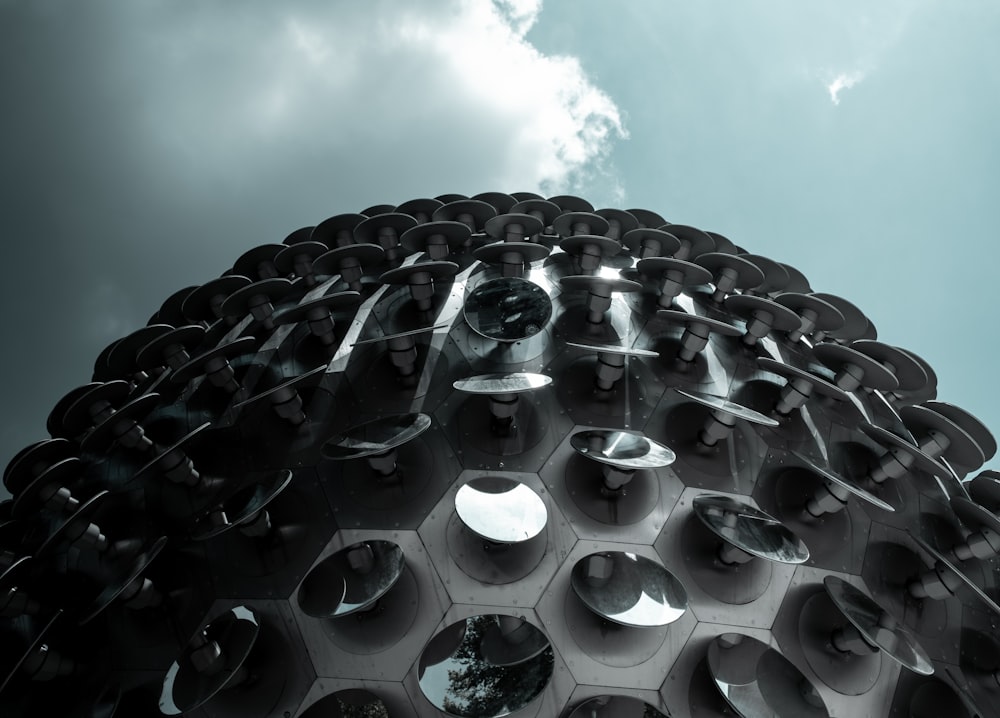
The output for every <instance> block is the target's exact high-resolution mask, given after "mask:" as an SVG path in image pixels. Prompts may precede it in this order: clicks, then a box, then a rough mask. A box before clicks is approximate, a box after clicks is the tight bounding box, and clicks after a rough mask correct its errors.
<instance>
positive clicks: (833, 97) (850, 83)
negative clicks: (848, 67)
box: [826, 70, 865, 105]
mask: <svg viewBox="0 0 1000 718" xmlns="http://www.w3.org/2000/svg"><path fill="white" fill-rule="evenodd" d="M863 79H865V73H864V72H862V71H860V70H859V71H857V72H841V73H840V74H838V75H837V76H836V77H834V78H833V81H832V82H830V83H829V84H828V85H827V86H826V91H827V92H828V93H830V101H831V102H833V104H835V105H839V104H840V93H841V92H843V91H844V90H850V89H851V88H852V87H854V86H855V85H856V84H858V83H859V82H861V81H862V80H863Z"/></svg>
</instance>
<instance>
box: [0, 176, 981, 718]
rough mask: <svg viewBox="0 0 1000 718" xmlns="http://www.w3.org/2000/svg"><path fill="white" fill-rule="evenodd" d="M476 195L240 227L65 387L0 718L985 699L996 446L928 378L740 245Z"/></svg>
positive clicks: (27, 481)
mask: <svg viewBox="0 0 1000 718" xmlns="http://www.w3.org/2000/svg"><path fill="white" fill-rule="evenodd" d="M476 197H477V198H478V199H475V198H474V199H475V201H473V200H464V199H459V198H457V197H454V198H452V197H449V198H439V199H440V202H436V201H432V200H421V201H416V200H414V201H413V202H410V203H404V204H402V205H398V206H396V205H384V207H386V208H388V209H387V210H385V211H384V212H381V213H375V214H376V216H374V217H372V218H369V219H366V218H365V217H364V216H363V215H364V214H369V210H365V212H364V213H361V214H352V215H337V216H335V217H333V218H331V219H330V220H326V221H324V222H319V223H318V224H317V226H316V228H315V229H310V228H307V230H308V231H305V230H299V233H300V234H302V233H303V232H304V234H303V237H304V238H308V237H307V235H308V236H311V238H312V239H313V240H316V239H317V238H319V239H320V240H322V241H324V242H326V244H327V245H328V246H329V247H334V248H335V249H333V250H331V251H332V252H335V253H337V257H336V258H331V256H328V255H329V254H330V252H327V249H328V247H326V246H322V245H317V247H312V248H311V250H310V251H312V254H310V255H309V257H308V259H309V261H308V262H307V261H305V260H303V262H298V263H296V262H297V260H296V261H295V262H293V261H291V260H288V261H283V260H282V259H281V258H283V257H284V256H285V255H286V254H287V253H288V252H293V254H294V252H295V251H297V250H295V247H296V246H297V245H295V244H291V246H288V245H289V242H288V241H287V240H286V242H285V244H267V245H262V246H263V247H264V248H266V249H267V250H268V253H271V254H274V253H276V252H278V250H279V249H280V250H281V252H282V254H279V255H277V256H278V257H279V259H274V260H273V261H272V257H271V256H270V254H268V256H267V257H263V255H261V256H257V255H258V254H260V253H259V252H257V254H254V252H256V251H257V250H253V249H251V250H249V251H248V252H247V253H245V254H244V255H243V256H242V257H241V258H239V259H237V262H236V265H235V266H236V267H237V269H238V268H239V267H241V266H243V265H245V267H244V268H245V269H246V270H247V272H246V273H247V274H248V276H247V277H245V278H240V279H238V280H237V279H236V278H233V281H227V282H222V281H221V280H220V279H218V278H215V279H213V278H211V277H207V278H206V280H205V285H204V287H205V288H204V290H202V288H186V289H185V290H184V291H183V293H179V294H178V296H179V297H182V298H184V301H183V307H182V309H184V310H185V311H183V312H181V311H175V312H172V313H171V312H164V311H159V312H157V314H155V315H154V320H151V325H152V327H154V328H155V330H154V328H144V329H141V330H139V331H137V332H133V333H131V334H130V335H128V337H126V338H125V341H121V342H118V343H117V345H116V349H115V351H111V352H110V354H114V355H115V357H116V359H115V361H110V360H102V361H99V362H98V365H97V366H98V369H97V371H95V375H94V381H93V383H91V384H88V385H86V386H84V387H80V388H79V389H76V390H73V391H71V392H69V393H68V394H67V396H66V397H65V398H64V399H63V400H61V401H60V402H59V403H58V404H57V406H56V408H55V409H53V412H52V414H51V415H50V418H49V422H48V423H49V426H48V429H49V431H50V432H51V434H52V438H51V439H49V440H47V441H42V442H39V443H37V444H33V445H31V446H29V447H27V448H25V449H24V450H23V451H21V452H20V453H18V454H17V456H16V457H15V458H14V459H13V460H12V461H11V462H10V464H9V465H8V466H7V468H6V470H5V471H4V475H3V481H4V485H5V486H6V487H7V488H8V489H9V490H10V491H11V493H12V494H13V499H12V500H11V501H9V502H6V503H5V504H2V505H0V632H2V636H0V714H2V715H4V716H19V715H26V716H27V715H52V716H57V715H58V716H81V717H93V718H96V717H98V716H100V717H102V718H112V716H118V717H123V716H124V717H126V718H131V717H132V716H140V717H143V716H157V715H186V716H218V717H220V718H229V717H232V718H256V717H258V716H259V717H260V718H265V717H271V716H281V717H284V718H293V717H294V716H308V717H309V718H314V717H316V716H350V717H355V718H356V717H364V718H378V717H383V716H392V717H393V718H396V717H399V718H408V717H410V716H421V717H424V716H427V717H432V716H447V715H452V716H468V717H470V718H493V717H499V716H507V715H510V716H515V717H516V718H529V717H534V716H539V717H542V718H549V717H551V716H559V717H561V718H566V717H567V716H574V717H576V716H583V715H587V716H598V715H599V716H612V715H614V716H637V717H638V716H660V715H672V716H684V715H690V716H698V717H701V716H716V715H732V714H733V712H735V713H736V714H737V715H741V716H747V717H752V718H757V717H758V716H801V715H810V716H813V715H815V716H826V715H832V716H848V715H859V716H861V715H869V716H884V715H892V716H900V717H903V716H922V715H931V714H941V715H944V714H947V715H949V716H951V715H954V716H959V715H965V716H974V715H980V716H985V715H1000V689H998V687H997V686H998V680H1000V634H998V633H997V630H996V628H995V626H996V624H997V620H998V614H1000V605H998V603H1000V586H998V576H1000V574H998V572H997V566H998V563H997V561H998V559H997V554H998V552H1000V533H998V532H1000V518H998V517H997V515H996V514H995V513H994V511H995V509H996V503H997V502H995V501H993V500H992V498H989V500H987V499H985V498H983V497H992V493H991V491H990V490H988V489H989V486H991V485H992V484H990V483H989V482H990V481H994V479H995V477H994V476H993V474H994V472H990V471H983V478H982V479H981V480H980V484H983V485H984V486H987V489H982V490H979V491H973V496H974V497H975V498H976V499H978V500H980V501H985V504H984V505H980V503H977V501H976V500H974V499H973V498H970V496H969V492H968V491H967V490H966V486H967V483H968V482H970V481H971V480H972V479H974V478H975V477H976V476H977V474H978V473H979V472H980V471H981V469H982V466H981V465H982V464H983V463H985V462H987V461H989V460H990V459H992V458H993V454H994V452H995V451H996V441H995V440H994V439H993V437H992V435H991V434H990V432H989V431H988V430H987V429H986V427H984V426H983V425H982V424H981V423H979V422H978V420H976V419H975V417H972V416H971V415H969V414H967V413H966V412H964V411H963V410H961V409H959V408H958V407H954V406H952V405H951V404H947V403H945V402H942V401H934V399H935V398H936V397H935V393H936V389H935V386H936V384H935V383H934V382H933V381H931V379H927V377H931V378H933V372H932V371H931V370H930V368H929V367H925V366H924V364H925V363H923V361H922V360H920V362H915V361H913V360H912V354H909V353H907V352H905V350H901V349H898V348H895V347H889V346H888V345H882V344H880V343H878V342H873V341H867V340H863V339H862V340H858V341H855V340H857V339H858V337H859V336H861V335H862V332H861V329H864V328H866V327H868V326H870V323H869V322H868V320H867V318H866V317H865V316H864V314H863V312H862V311H861V310H860V309H859V308H857V307H855V306H854V305H852V304H849V303H848V302H847V301H846V300H842V299H840V298H839V297H833V295H828V294H816V295H814V294H812V293H811V288H810V287H809V283H808V281H807V280H806V279H805V277H802V276H801V274H800V273H798V272H797V271H795V270H792V269H791V268H790V267H787V266H786V267H785V269H786V270H788V271H787V274H788V276H792V272H793V271H794V273H795V277H796V278H797V279H796V281H795V282H791V283H790V282H785V281H784V279H783V278H784V274H782V281H780V282H779V281H777V280H776V279H775V277H774V276H773V275H774V274H775V272H773V271H771V270H772V269H775V268H778V267H779V266H781V265H778V264H777V263H776V262H772V261H771V260H767V261H766V262H763V261H761V262H760V264H761V266H760V267H758V266H756V265H755V264H753V263H752V262H751V261H750V260H748V259H742V258H741V257H740V256H739V255H736V254H732V253H731V252H734V251H735V249H734V248H733V247H734V245H732V242H730V241H729V240H727V239H726V238H725V237H723V236H722V235H719V234H716V233H713V232H707V231H704V230H702V229H698V228H694V227H689V226H687V225H669V226H666V227H664V226H663V224H664V223H663V221H656V222H653V223H652V224H650V222H652V220H651V219H650V217H653V218H656V217H658V216H659V215H655V214H654V213H652V212H650V211H648V210H630V211H628V212H626V211H623V210H615V209H605V210H600V213H601V214H595V213H593V208H592V206H591V205H590V204H589V203H588V202H586V200H583V199H581V198H576V197H568V196H565V197H555V198H552V199H551V200H550V201H548V202H545V201H543V200H541V199H540V198H537V196H536V195H528V194H525V193H513V194H510V195H508V194H501V193H485V194H483V195H477V196H476ZM484 199H485V200H487V201H482V200H484ZM488 200H492V201H488ZM518 200H520V202H518ZM446 201H447V202H450V204H443V205H442V204H441V202H446ZM411 204H412V205H413V207H410V205H411ZM480 205H482V208H484V209H483V212H482V216H481V217H480V216H479V215H476V217H473V219H474V220H475V221H472V220H470V219H469V217H472V214H471V213H472V210H473V209H476V208H479V207H480ZM535 205H538V206H539V207H541V206H542V205H544V208H546V209H545V211H541V210H538V209H537V208H536V207H535ZM550 206H551V207H550ZM381 207H383V206H382V205H376V206H375V207H374V208H371V209H372V211H373V210H374V209H378V208H381ZM392 207H395V213H387V212H388V211H389V210H391V209H392ZM448 208H451V209H448ZM470 208H472V209H470ZM532 208H535V210H537V211H538V213H539V216H538V217H535V215H531V216H528V215H526V214H524V213H525V212H527V213H530V212H532V211H533V209H532ZM446 209H448V211H447V212H446V211H445V210H446ZM550 209H551V211H549V210H550ZM452 210H453V211H452ZM487 210H488V211H487ZM411 212H412V213H411ZM463 212H464V214H463ZM545 212H549V214H550V215H552V216H548V215H546V214H545ZM445 215H447V216H445ZM453 215H454V216H453ZM466 215H468V216H466ZM507 215H510V216H509V217H507V219H506V220H505V219H504V218H505V216H507ZM543 215H544V216H543ZM345 217H346V218H347V219H346V220H343V218H345ZM386 217H388V218H390V219H391V220H392V222H393V223H394V224H393V227H391V228H389V230H391V231H389V230H387V233H385V232H382V229H377V228H379V227H382V224H384V223H385V222H386V221H389V220H386V219H384V218H386ZM605 217H609V218H612V219H613V220H614V221H615V222H616V223H617V224H616V226H617V228H618V229H617V230H616V233H621V234H622V235H623V237H624V241H621V239H622V238H619V237H617V236H615V237H609V236H605V231H607V230H608V227H610V225H609V221H610V220H609V219H606V218H605ZM341 220H343V221H341ZM431 220H433V221H431ZM584 220H586V222H585V221H584ZM456 221H458V222H466V223H467V224H469V227H465V225H456V226H459V228H460V229H462V232H460V233H455V234H454V237H453V238H452V239H448V237H445V239H443V240H440V241H436V242H425V241H423V239H421V238H425V237H430V236H431V235H433V231H437V232H438V234H439V235H441V236H442V237H443V236H444V235H443V234H441V233H442V232H444V231H445V229H448V228H450V227H451V226H452V225H455V224H456ZM338 222H339V224H338ZM379 222H381V223H382V224H379ZM369 223H374V224H372V227H370V228H369V229H371V231H370V232H364V231H362V229H363V228H365V226H366V225H368V224H369ZM584 224H585V225H586V226H585V227H583V225H584ZM341 225H343V226H341ZM397 225H398V226H397ZM438 225H440V227H438ZM543 225H544V226H547V227H554V228H555V234H551V233H549V234H546V232H545V231H543ZM515 226H516V227H517V228H518V231H511V230H510V229H509V228H510V227H515ZM386 227H388V225H386ZM581 227H582V228H581ZM640 227H646V228H649V227H660V228H661V229H662V230H663V231H661V232H660V234H661V235H663V236H665V237H669V235H666V234H665V232H669V233H670V234H671V235H673V236H674V237H676V238H678V241H673V240H672V241H671V242H662V243H659V244H657V248H656V250H655V254H650V255H649V256H646V255H647V254H649V252H650V251H651V250H650V248H649V246H647V245H648V242H647V243H643V242H641V241H639V240H636V239H635V238H636V237H639V234H641V233H643V232H645V234H643V235H642V237H644V238H646V239H648V238H649V237H653V235H655V234H656V231H658V230H655V229H639V228H640ZM324 228H325V229H326V230H329V231H326V232H325V233H324V232H323V231H321V230H323V229H324ZM442 228H444V229H442ZM484 228H485V229H484ZM505 228H506V229H505ZM376 230H377V231H376ZM432 230H433V231H432ZM494 230H495V231H494ZM577 230H579V231H577ZM448 231H451V230H450V229H448ZM550 231H551V230H550ZM310 232H311V234H309V233H310ZM334 234H336V237H334ZM376 234H378V236H377V237H376ZM382 234H386V237H385V238H383V237H382ZM389 234H391V235H392V236H391V237H389ZM319 235H322V237H320V236H319ZM369 235H370V236H369ZM646 235H649V237H647V236H646ZM434 236H435V237H436V236H438V235H434ZM657 236H659V235H657ZM415 237H416V238H417V239H414V238H415ZM449 237H450V235H449ZM273 239H275V238H272V240H273ZM333 239H336V240H337V241H336V242H333V241H332V240H333ZM383 239H385V241H386V242H387V244H386V247H387V249H391V250H392V251H385V252H382V251H381V250H380V249H379V247H378V246H375V245H373V244H371V243H372V242H375V241H378V242H381V241H382V240H383ZM640 239H641V238H640ZM654 239H655V237H654ZM326 240H330V241H326ZM390 240H391V241H390ZM417 240H420V241H417ZM452 240H453V241H452ZM352 243H353V244H352ZM306 244H308V243H306ZM306 244H303V245H302V246H303V247H305V246H306ZM354 244H356V245H357V246H358V249H357V250H356V251H355V250H351V249H350V247H351V246H354ZM389 244H391V247H389ZM505 244H509V245H510V246H509V247H507V249H504V245H505ZM373 247H374V249H375V250H376V251H372V248H373ZM532 248H535V249H532ZM258 249H260V248H258ZM740 251H742V250H740ZM324 252H327V254H324ZM426 252H430V254H427V253H426ZM300 254H301V253H300ZM313 255H315V256H313ZM362 255H364V257H363V259H364V261H361V260H359V259H358V257H361V256H362ZM661 255H662V256H661ZM289 256H291V255H289ZM296 256H298V255H296ZM303 256H304V255H303ZM745 256H747V257H749V258H750V259H752V258H753V257H755V256H756V255H745ZM323 257H327V259H323ZM511 257H513V259H511ZM313 259H315V260H316V264H315V265H313V264H312V263H311V262H312V260H313ZM334 259H336V261H334ZM265 260H267V261H265ZM692 262H694V264H692ZM264 264H266V265H267V267H264V266H263V265H264ZM300 265H301V266H300ZM508 265H509V266H508ZM690 267H694V268H695V270H697V271H696V272H693V273H690V276H688V275H687V274H685V268H690ZM704 268H708V270H710V271H706V270H705V269H704ZM264 269H266V270H267V271H266V272H264ZM251 270H252V271H251ZM775 271H777V269H775ZM262 272H263V274H262ZM238 273H241V272H238ZM297 275H298V276H297ZM216 276H217V275H216ZM202 295H204V296H202ZM198 296H201V297H202V300H201V305H204V306H203V307H202V308H201V309H198V311H194V309H192V306H193V305H191V297H198ZM207 297H211V299H212V302H211V303H212V305H213V307H216V310H215V311H208V309H206V307H208V304H207V303H206V302H207V301H208V300H207ZM833 299H837V302H833ZM177 302H180V299H178V300H177ZM189 305H191V306H189ZM201 305H199V306H201ZM188 309H190V310H191V311H187V310H188ZM848 310H849V311H848ZM171 318H175V322H176V323H175V324H171V323H170V319H171ZM845 322H846V324H845ZM848 328H849V329H850V331H848ZM859 328H860V329H859ZM121 347H124V349H122V348H121ZM904 370H905V371H908V372H909V373H908V374H905V375H904ZM911 374H912V376H911ZM984 482H985V483H984ZM994 493H995V492H994Z"/></svg>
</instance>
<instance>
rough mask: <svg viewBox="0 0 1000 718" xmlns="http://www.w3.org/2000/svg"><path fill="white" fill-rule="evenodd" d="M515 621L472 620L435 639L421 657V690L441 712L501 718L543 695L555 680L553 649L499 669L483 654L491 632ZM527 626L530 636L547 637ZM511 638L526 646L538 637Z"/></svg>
mask: <svg viewBox="0 0 1000 718" xmlns="http://www.w3.org/2000/svg"><path fill="white" fill-rule="evenodd" d="M510 619H513V620H517V619H515V618H514V617H513V616H497V615H486V616H472V617H471V618H467V619H464V620H462V621H459V622H457V623H453V624H451V625H450V626H448V627H447V628H445V629H443V630H441V631H440V632H439V633H438V634H437V635H436V636H434V638H432V639H431V640H430V642H429V643H428V644H427V647H426V648H424V651H423V653H421V655H420V663H419V666H418V674H417V675H418V681H419V683H420V690H421V691H422V692H423V694H424V697H425V698H426V699H427V700H428V701H430V703H431V704H432V705H433V706H434V707H435V708H437V709H439V710H441V711H443V712H444V713H446V714H447V715H451V716H461V717H463V718H499V717H500V716H506V715H510V714H511V713H516V712H517V711H519V710H521V709H522V708H525V707H526V706H528V705H529V704H530V703H531V702H532V701H534V700H535V699H536V698H538V697H539V696H540V695H541V694H542V692H543V691H544V690H545V688H546V686H548V684H549V681H550V680H551V678H552V668H553V659H554V654H553V652H552V647H551V646H546V648H544V650H542V651H541V652H540V653H537V654H535V655H534V656H533V657H531V658H528V659H527V660H524V661H522V662H520V663H516V664H513V665H503V666H497V665H493V664H491V663H490V662H489V661H487V660H486V659H485V658H484V657H483V655H482V648H481V647H482V643H483V639H484V637H485V636H486V635H487V633H488V632H490V631H492V630H495V629H493V626H496V625H498V624H499V623H500V622H502V621H507V620H510ZM527 626H528V628H527V631H528V632H529V633H531V632H536V633H541V631H539V630H538V629H537V628H535V627H534V626H532V625H531V624H527ZM522 630H523V629H522ZM542 637H543V638H544V635H543V636H542ZM511 638H516V639H520V641H521V642H523V641H524V640H529V641H530V640H531V638H532V637H531V636H530V635H529V636H527V637H524V636H520V635H518V636H511ZM547 643H548V641H547V640H546V644H547ZM509 686H516V690H509V689H508V687H509Z"/></svg>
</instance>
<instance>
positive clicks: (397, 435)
mask: <svg viewBox="0 0 1000 718" xmlns="http://www.w3.org/2000/svg"><path fill="white" fill-rule="evenodd" d="M430 425H431V418H430V417H429V416H428V415H427V414H399V415H397V416H386V417H383V418H381V419H375V420H374V421H369V422H366V423H364V424H359V425H357V426H355V427H352V428H350V429H348V430H347V431H345V432H344V433H343V434H340V435H338V436H335V437H333V438H332V439H330V440H328V441H327V442H326V443H325V444H323V455H324V456H325V457H326V458H328V459H333V460H334V461H346V460H348V459H360V458H363V457H366V456H374V455H376V454H384V453H385V452H387V451H389V450H390V449H394V448H396V447H397V446H402V445H403V444H405V443H406V442H407V441H410V440H411V439H415V438H416V437H418V436H420V435H421V434H422V433H424V432H425V431H427V429H429V428H430Z"/></svg>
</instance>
